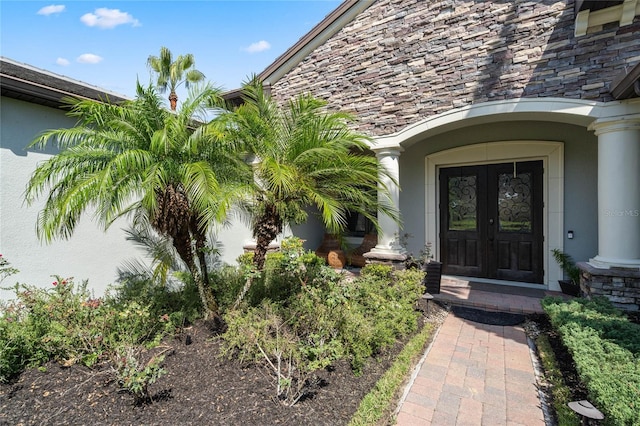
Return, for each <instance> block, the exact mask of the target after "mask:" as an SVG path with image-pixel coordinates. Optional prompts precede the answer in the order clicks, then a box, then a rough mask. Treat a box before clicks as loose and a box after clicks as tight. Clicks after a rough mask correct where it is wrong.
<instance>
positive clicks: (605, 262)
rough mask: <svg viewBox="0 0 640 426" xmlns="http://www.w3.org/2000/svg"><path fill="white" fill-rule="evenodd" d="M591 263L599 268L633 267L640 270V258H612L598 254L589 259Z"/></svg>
mask: <svg viewBox="0 0 640 426" xmlns="http://www.w3.org/2000/svg"><path fill="white" fill-rule="evenodd" d="M588 263H589V265H591V266H593V267H594V268H598V269H611V268H614V269H618V268H623V269H631V270H640V259H612V258H607V257H602V256H596V257H594V258H592V259H589V262H588Z"/></svg>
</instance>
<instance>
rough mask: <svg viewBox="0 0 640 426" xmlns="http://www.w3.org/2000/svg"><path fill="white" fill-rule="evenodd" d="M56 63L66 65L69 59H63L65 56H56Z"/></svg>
mask: <svg viewBox="0 0 640 426" xmlns="http://www.w3.org/2000/svg"><path fill="white" fill-rule="evenodd" d="M56 64H58V65H60V66H62V67H66V66H67V65H69V60H68V59H65V58H58V59H56Z"/></svg>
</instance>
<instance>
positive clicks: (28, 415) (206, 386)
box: [0, 302, 444, 425]
mask: <svg viewBox="0 0 640 426" xmlns="http://www.w3.org/2000/svg"><path fill="white" fill-rule="evenodd" d="M421 303H423V302H421ZM422 311H423V315H422V316H421V317H420V324H421V326H423V325H424V324H425V323H427V322H432V323H434V322H435V323H441V321H442V319H443V318H444V312H443V309H442V308H440V307H439V306H438V305H437V304H434V303H432V304H431V305H430V308H429V315H428V316H427V315H426V313H425V312H424V309H423V310H422ZM187 336H189V337H187ZM407 340H408V339H403V340H402V341H399V342H398V343H396V344H395V345H394V346H393V347H392V348H390V349H389V350H385V351H384V352H383V353H381V354H379V355H378V356H376V357H375V359H370V360H368V361H367V362H366V364H365V366H364V368H363V372H362V374H361V375H359V376H356V375H355V374H354V373H353V371H352V369H351V366H350V365H349V363H348V362H346V361H340V362H337V363H336V364H335V365H334V366H332V367H330V368H327V369H323V370H321V371H319V372H318V374H317V379H316V382H315V385H314V386H313V389H312V393H311V394H310V395H308V396H305V397H304V398H302V399H301V400H300V401H299V402H298V403H297V404H295V405H293V406H285V405H284V404H282V403H281V402H280V401H278V400H277V399H276V398H275V396H274V392H273V389H274V384H273V379H272V377H271V375H270V374H269V371H268V370H267V369H265V368H262V367H257V366H249V365H246V364H243V363H240V362H238V361H237V360H234V359H228V358H225V357H221V356H219V353H220V340H219V339H218V338H216V337H215V336H214V335H213V334H212V332H211V331H210V330H209V329H208V328H207V327H206V326H205V324H204V323H203V322H201V321H200V322H198V323H196V324H195V325H193V326H192V327H190V328H188V329H185V330H184V333H183V334H182V335H180V336H178V337H175V338H173V337H172V338H169V339H165V340H164V341H163V342H162V344H161V345H160V346H159V347H158V348H164V349H161V350H165V349H169V351H167V352H166V356H165V360H164V363H163V366H164V368H165V369H166V370H167V374H166V375H164V376H162V377H161V378H160V379H159V380H158V381H157V382H156V383H154V384H152V385H151V386H150V393H151V394H152V395H153V401H152V402H151V403H147V404H143V405H139V406H135V405H134V404H133V399H132V397H131V395H129V394H128V393H126V392H122V391H121V390H120V386H119V384H118V383H117V381H116V380H115V378H114V377H115V376H114V374H113V372H112V371H111V368H110V367H109V366H108V365H107V364H101V365H99V366H96V367H95V368H92V369H89V368H87V367H84V366H82V365H78V364H75V365H73V366H71V367H68V368H67V367H62V366H61V365H60V364H58V363H56V362H50V363H48V364H47V365H46V371H40V370H38V369H29V370H26V371H25V372H23V373H22V374H21V375H20V376H19V377H18V379H17V380H16V381H15V382H13V383H10V384H0V424H7V425H17V424H23V425H36V424H96V425H98V424H99V425H103V424H146V425H178V424H179V425H204V424H211V425H213V424H218V425H223V424H224V425H241V424H244V425H253V424H269V425H304V424H309V425H311V424H313V425H346V424H347V423H349V420H350V419H351V417H352V416H353V414H354V413H355V412H356V410H357V409H358V405H359V404H360V401H361V400H362V399H363V397H364V396H365V395H366V394H367V393H368V392H369V391H370V390H371V389H372V387H373V386H374V385H375V383H376V381H377V380H378V379H379V378H380V377H381V376H382V375H383V374H384V372H385V371H386V370H387V369H388V368H389V367H390V365H391V364H392V363H393V361H394V360H395V358H396V356H397V354H398V353H399V352H400V351H401V350H402V348H403V345H404V343H405V342H406V341H407ZM189 341H190V344H188V345H187V344H186V343H187V342H189ZM156 350H157V349H156ZM393 408H395V407H393ZM390 414H391V413H389V415H390Z"/></svg>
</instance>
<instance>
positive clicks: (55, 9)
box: [38, 4, 64, 16]
mask: <svg viewBox="0 0 640 426" xmlns="http://www.w3.org/2000/svg"><path fill="white" fill-rule="evenodd" d="M63 10H64V5H63V4H52V5H50V6H45V7H43V8H42V9H40V10H39V11H38V15H47V16H48V15H53V14H54V13H60V12H62V11H63Z"/></svg>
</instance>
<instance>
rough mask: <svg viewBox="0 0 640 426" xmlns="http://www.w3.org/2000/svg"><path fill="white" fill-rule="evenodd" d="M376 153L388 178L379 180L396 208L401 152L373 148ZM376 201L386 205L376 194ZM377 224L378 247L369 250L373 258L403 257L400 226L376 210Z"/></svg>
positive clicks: (398, 195)
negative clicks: (387, 190) (378, 229)
mask: <svg viewBox="0 0 640 426" xmlns="http://www.w3.org/2000/svg"><path fill="white" fill-rule="evenodd" d="M373 151H374V152H375V153H376V157H377V158H378V161H379V162H380V164H381V165H382V166H383V167H384V168H385V169H386V170H387V173H388V176H387V175H383V176H381V177H380V178H381V179H380V180H381V182H382V184H384V185H385V186H386V187H387V188H388V189H389V195H390V197H391V202H392V203H393V205H394V206H396V207H398V206H399V203H400V188H399V186H398V182H399V180H400V166H399V165H398V159H399V158H400V153H401V152H402V148H401V147H392V148H377V149H376V148H375V147H374V148H373ZM378 201H379V202H380V203H388V202H389V201H388V200H387V199H386V197H385V196H384V195H383V194H382V193H380V192H378ZM378 222H379V223H380V228H381V231H380V232H379V233H378V245H376V246H375V248H373V250H371V252H370V253H372V254H374V255H376V256H375V257H384V256H385V255H391V257H392V258H393V257H395V256H398V255H403V254H404V253H405V249H404V248H403V247H402V246H401V245H400V244H399V237H400V225H399V224H398V223H396V222H395V221H394V220H393V219H392V218H390V217H389V216H387V215H386V214H384V213H383V212H381V211H380V210H378Z"/></svg>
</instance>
